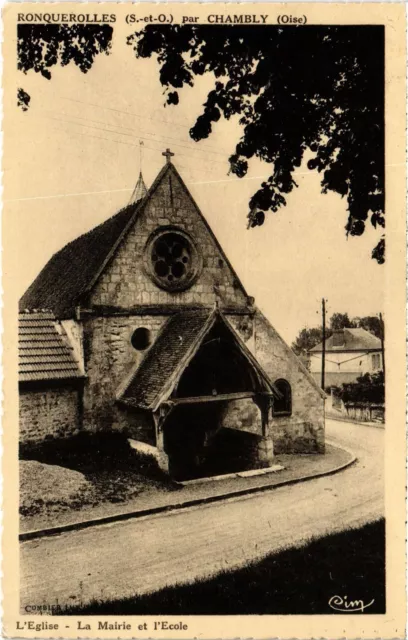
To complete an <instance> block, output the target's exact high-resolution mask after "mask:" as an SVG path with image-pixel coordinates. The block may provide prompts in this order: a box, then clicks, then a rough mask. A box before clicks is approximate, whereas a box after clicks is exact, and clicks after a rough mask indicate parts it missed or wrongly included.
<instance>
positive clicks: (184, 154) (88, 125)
mask: <svg viewBox="0 0 408 640" xmlns="http://www.w3.org/2000/svg"><path fill="white" fill-rule="evenodd" d="M38 117H40V118H47V119H49V120H56V121H57V122H66V123H68V124H73V125H75V126H77V127H84V128H88V129H96V130H97V131H105V132H107V133H113V134H116V135H119V136H127V137H129V138H132V139H137V140H139V139H141V140H147V141H148V142H156V141H155V140H154V139H151V138H147V137H146V136H135V135H132V134H129V133H122V132H120V131H112V130H111V129H105V128H103V127H95V126H94V125H90V124H81V123H80V122H74V121H73V120H67V119H65V118H54V117H52V116H45V115H44V116H38ZM117 142H118V141H117ZM158 142H159V141H158ZM136 146H138V145H136ZM179 146H184V145H179ZM187 149H188V150H190V149H189V147H187ZM157 151H160V149H157ZM197 151H199V150H197ZM177 155H180V156H184V157H187V158H195V159H197V156H192V155H190V154H187V153H182V152H178V153H177ZM211 162H216V163H217V164H222V165H224V166H225V162H221V160H213V159H212V160H211Z"/></svg>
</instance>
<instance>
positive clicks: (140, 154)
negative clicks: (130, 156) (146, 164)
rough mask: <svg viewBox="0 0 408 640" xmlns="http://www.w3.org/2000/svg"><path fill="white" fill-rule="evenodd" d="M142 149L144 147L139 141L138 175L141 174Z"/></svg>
mask: <svg viewBox="0 0 408 640" xmlns="http://www.w3.org/2000/svg"><path fill="white" fill-rule="evenodd" d="M142 147H144V142H143V140H139V167H140V173H142V161H143V153H142Z"/></svg>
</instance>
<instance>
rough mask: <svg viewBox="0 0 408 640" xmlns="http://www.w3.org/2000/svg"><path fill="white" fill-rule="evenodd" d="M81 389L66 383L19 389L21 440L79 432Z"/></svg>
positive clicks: (37, 440) (40, 438)
mask: <svg viewBox="0 0 408 640" xmlns="http://www.w3.org/2000/svg"><path fill="white" fill-rule="evenodd" d="M79 394H80V391H79V389H75V388H73V387H69V386H60V387H53V388H52V389H50V388H48V389H47V388H44V389H39V388H36V389H33V390H30V389H29V388H28V387H27V388H25V389H21V390H20V420H19V422H20V442H21V443H24V444H27V443H32V444H35V443H37V442H41V441H42V440H47V439H50V438H66V437H69V436H72V435H75V434H76V433H78V430H79V423H80V406H81V403H80V398H79Z"/></svg>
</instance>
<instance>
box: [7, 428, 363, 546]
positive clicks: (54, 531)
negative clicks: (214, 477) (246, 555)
mask: <svg viewBox="0 0 408 640" xmlns="http://www.w3.org/2000/svg"><path fill="white" fill-rule="evenodd" d="M326 444H330V445H331V446H332V447H333V448H335V449H341V450H343V451H345V452H346V453H348V454H349V456H350V457H349V460H347V461H346V462H342V463H341V464H339V465H337V466H335V467H333V468H331V469H326V470H324V471H317V472H316V473H312V474H305V475H303V476H299V477H298V478H290V479H287V480H282V481H281V482H276V481H274V482H273V484H266V485H262V486H259V487H251V488H246V489H239V490H237V491H229V492H228V493H225V494H221V495H215V496H209V497H203V498H198V499H195V500H187V501H185V502H179V503H175V504H171V505H165V506H160V507H153V508H151V509H142V510H140V511H130V512H127V513H119V514H115V515H112V516H106V517H103V518H95V519H90V520H85V521H82V522H75V523H72V524H66V525H61V526H56V527H50V528H47V529H36V530H34V531H26V532H24V533H20V534H19V541H20V542H25V541H28V540H35V539H38V538H45V537H49V536H57V535H60V534H62V533H67V532H69V531H79V530H81V529H89V528H91V527H97V526H101V525H106V524H112V523H115V522H123V521H125V520H132V519H138V518H145V517H147V516H152V515H157V514H160V513H165V512H168V513H169V512H172V511H182V510H186V509H190V508H192V507H197V506H199V505H201V504H211V503H215V502H223V501H227V500H229V499H231V498H239V497H241V496H246V495H250V494H256V493H261V492H264V491H272V490H273V489H278V488H281V487H285V486H288V485H294V484H299V483H301V482H307V481H308V480H315V479H316V478H322V477H324V476H331V475H333V474H335V473H339V472H340V471H343V470H344V469H347V468H348V467H351V466H352V465H354V464H355V463H356V462H357V460H358V458H357V456H356V455H355V454H354V453H353V451H351V450H350V449H348V448H347V447H345V446H344V445H341V446H339V445H338V444H337V443H335V442H333V441H331V440H329V439H326Z"/></svg>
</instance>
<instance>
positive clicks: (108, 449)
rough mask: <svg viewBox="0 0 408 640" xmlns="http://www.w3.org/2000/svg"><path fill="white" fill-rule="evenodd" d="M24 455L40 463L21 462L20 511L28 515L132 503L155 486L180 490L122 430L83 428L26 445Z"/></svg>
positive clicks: (23, 514)
mask: <svg viewBox="0 0 408 640" xmlns="http://www.w3.org/2000/svg"><path fill="white" fill-rule="evenodd" d="M20 460H21V461H24V462H28V461H31V462H34V461H35V462H37V465H34V464H32V465H27V464H25V465H24V464H22V465H21V467H22V470H21V473H20V513H21V515H22V516H26V517H30V516H33V515H39V514H47V513H48V514H50V513H57V512H61V511H66V510H69V509H73V510H79V509H82V508H83V507H88V506H95V505H99V504H101V503H104V502H110V503H120V502H126V501H127V500H129V499H131V498H134V497H135V496H137V495H139V494H141V493H143V492H145V491H148V490H151V489H155V488H160V490H161V491H172V490H176V489H178V486H177V485H176V484H175V483H174V482H172V481H171V479H170V478H169V477H168V476H167V475H166V474H164V473H163V472H162V471H161V470H160V469H159V468H158V467H157V464H156V461H155V460H154V458H153V457H152V456H149V455H145V454H141V453H140V452H138V451H135V450H134V449H133V448H132V447H131V446H130V445H129V443H128V441H127V439H126V437H125V435H123V434H121V433H112V432H107V433H104V432H100V433H95V434H93V433H80V434H78V435H76V436H73V437H71V438H67V439H58V440H57V439H53V440H48V441H45V442H42V443H41V444H38V445H36V446H33V445H31V446H21V447H20ZM38 463H40V464H38ZM69 470H70V471H71V474H69V473H68V471H69ZM38 472H40V473H38ZM33 474H35V475H36V478H33V477H32V476H33ZM70 476H72V477H73V478H74V477H75V476H79V477H82V478H83V486H80V483H79V482H77V483H75V482H74V483H72V482H68V481H67V480H68V479H70ZM73 484H75V487H73ZM56 486H58V489H59V491H58V496H56V495H55V493H56V492H55V490H54V488H55V487H56Z"/></svg>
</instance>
